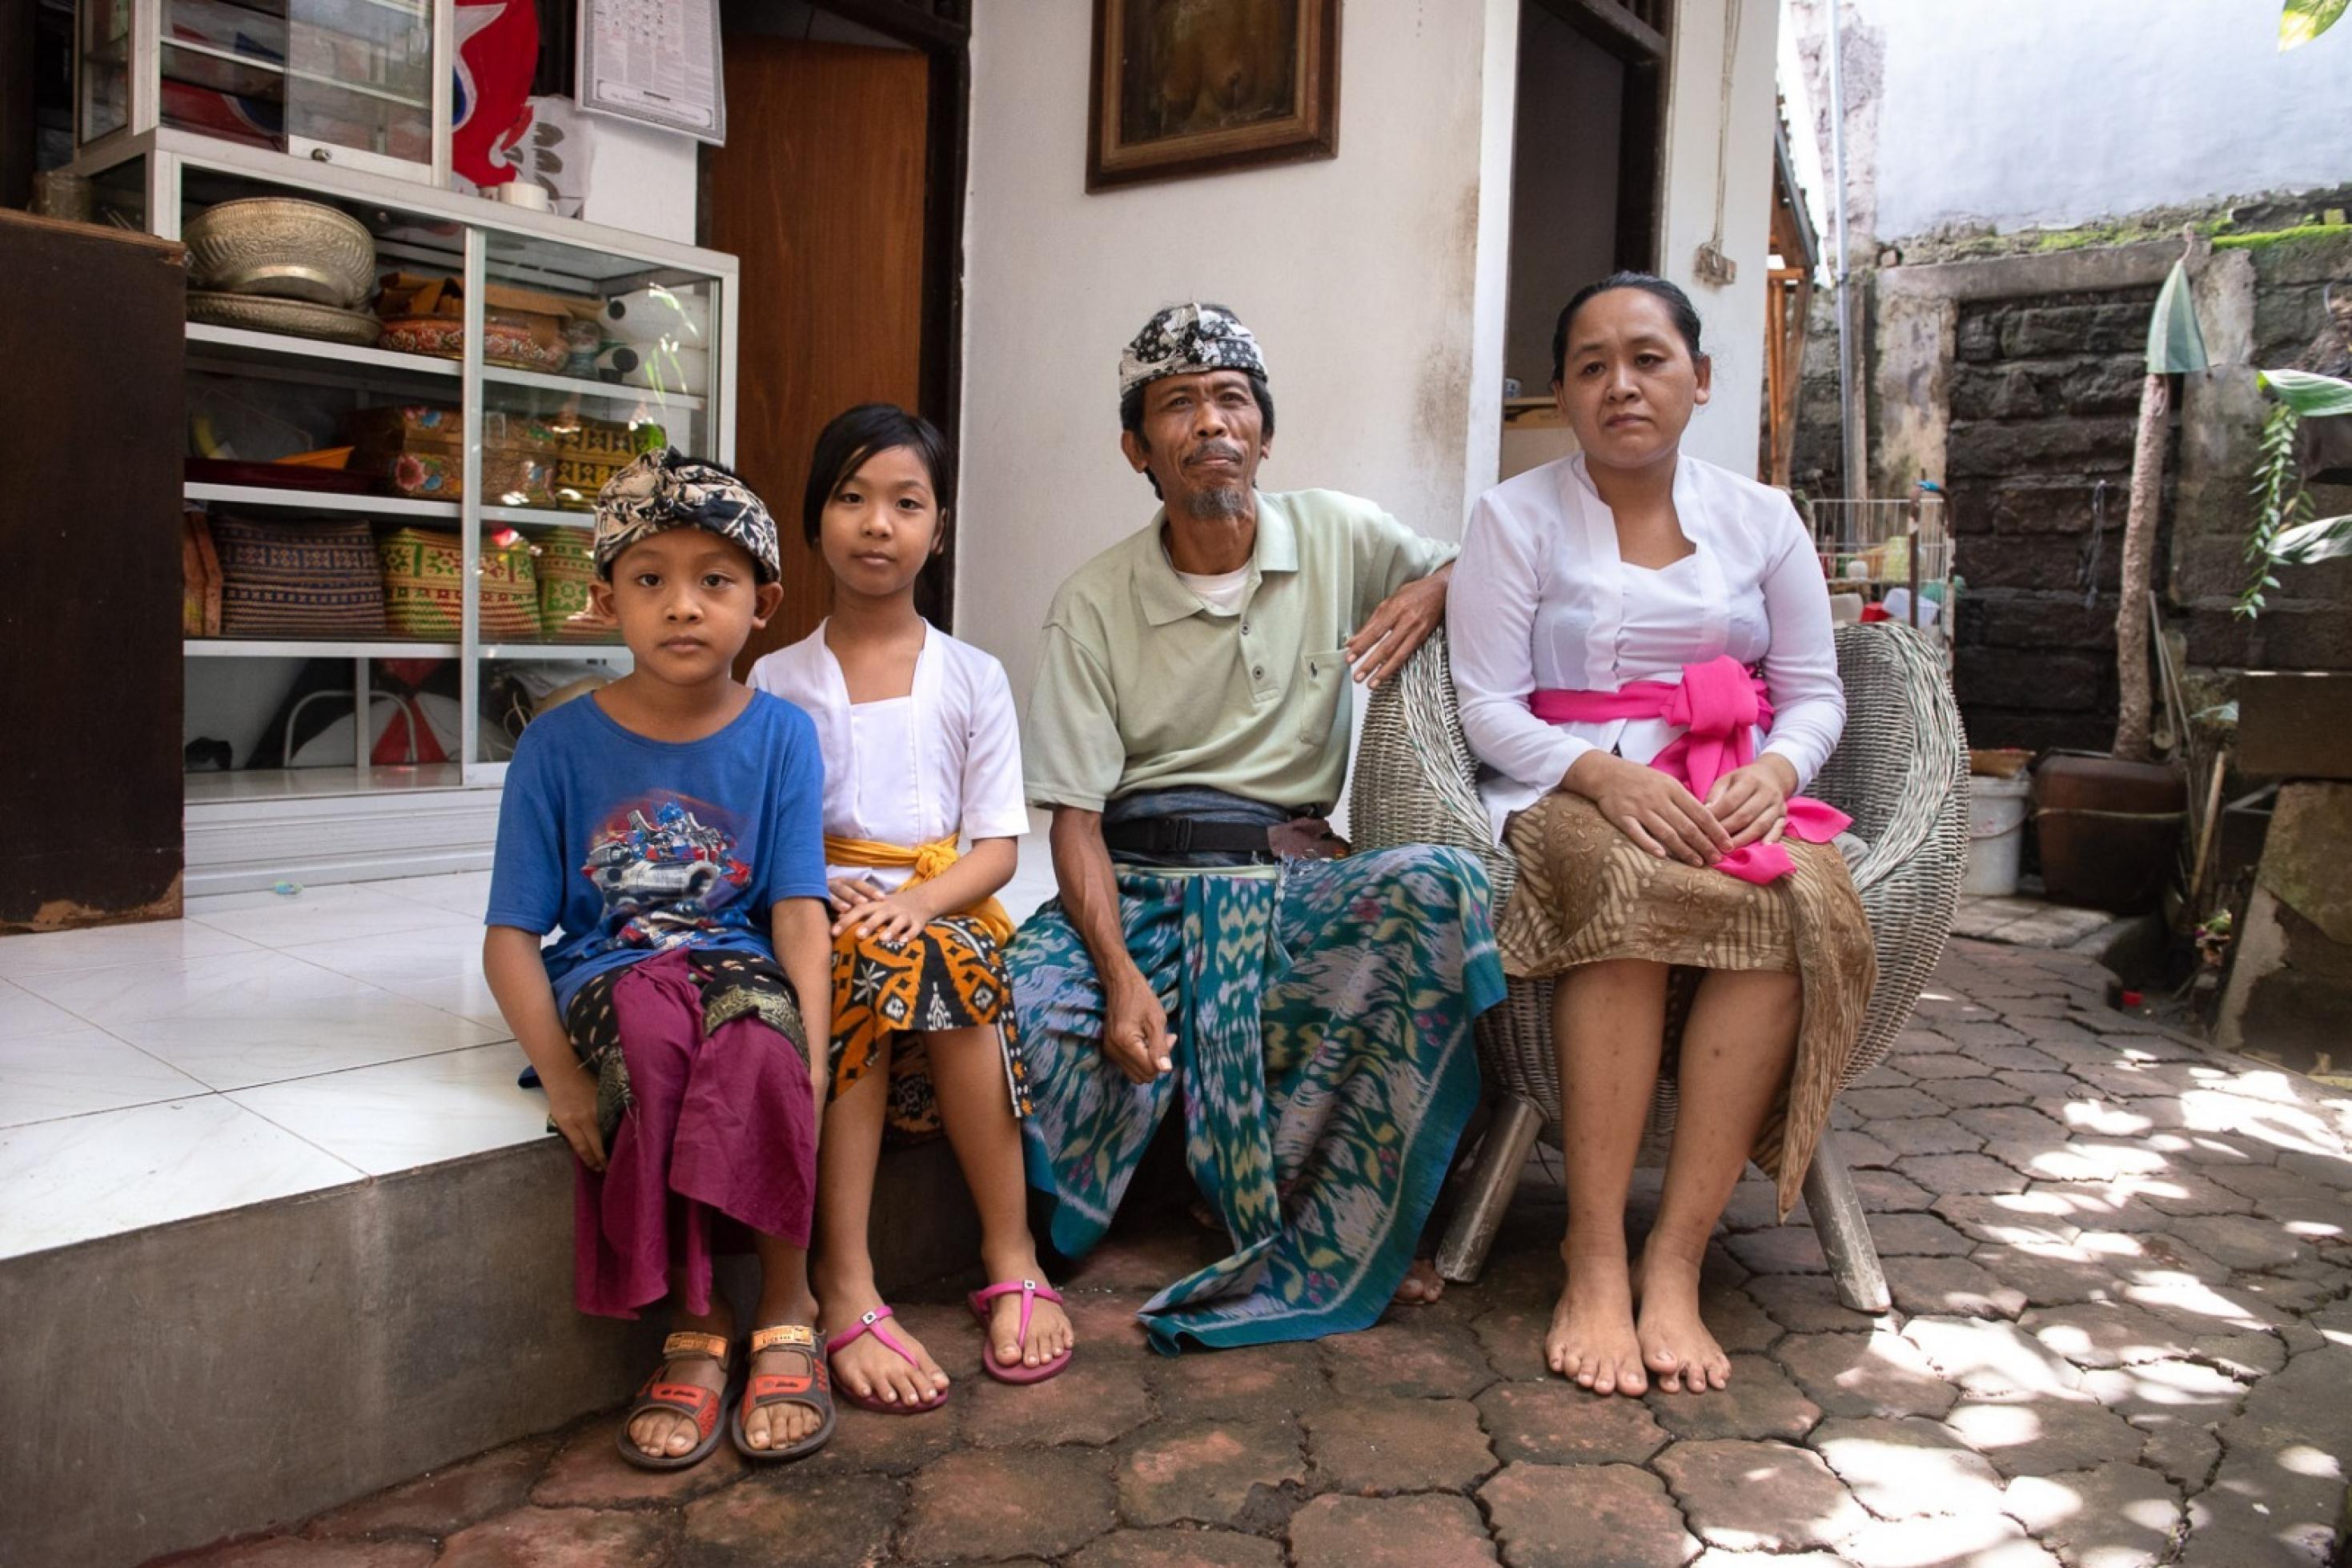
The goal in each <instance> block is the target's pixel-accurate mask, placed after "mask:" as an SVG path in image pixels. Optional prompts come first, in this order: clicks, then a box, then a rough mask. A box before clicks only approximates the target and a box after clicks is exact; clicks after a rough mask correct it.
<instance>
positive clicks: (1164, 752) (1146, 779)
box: [1024, 490, 1454, 813]
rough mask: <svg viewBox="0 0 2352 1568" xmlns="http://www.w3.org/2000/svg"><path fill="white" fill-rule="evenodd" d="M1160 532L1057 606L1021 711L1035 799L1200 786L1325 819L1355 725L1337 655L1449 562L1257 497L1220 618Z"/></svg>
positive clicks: (1374, 516) (1402, 536)
mask: <svg viewBox="0 0 2352 1568" xmlns="http://www.w3.org/2000/svg"><path fill="white" fill-rule="evenodd" d="M1167 516H1168V514H1167V513H1166V511H1165V510H1162V511H1161V512H1160V514H1159V515H1158V516H1156V517H1153V518H1152V519H1151V523H1150V527H1148V528H1144V529H1143V530H1142V531H1141V532H1139V533H1137V534H1133V535H1130V536H1129V538H1125V539H1123V540H1121V541H1120V542H1119V543H1118V544H1116V545H1113V546H1112V547H1111V548H1110V549H1107V550H1105V551H1104V552H1103V553H1102V554H1100V555H1098V556H1097V557H1095V559H1092V560H1090V561H1088V562H1087V564H1086V565H1084V566H1082V567H1080V568H1079V569H1078V570H1076V571H1075V572H1073V573H1072V574H1071V575H1070V578H1069V580H1067V581H1066V582H1065V583H1063V584H1062V587H1061V591H1059V592H1057V593H1056V594H1055V596H1054V605H1053V608H1052V609H1051V610H1050V611H1048V612H1046V616H1045V640H1044V643H1043V645H1042V646H1041V647H1040V648H1039V650H1038V655H1037V678H1036V684H1035V685H1034V687H1033V688H1032V690H1031V693H1030V697H1029V721H1028V726H1027V732H1026V736H1025V742H1024V753H1025V757H1026V763H1027V766H1026V771H1027V774H1028V785H1029V799H1030V801H1031V802H1032V803H1033V804H1034V805H1038V806H1074V807H1076V808H1078V809H1079V810H1088V811H1098V810H1102V807H1103V804H1104V802H1105V801H1107V800H1116V799H1118V797H1119V796H1122V795H1127V794H1131V793H1133V792H1134V791H1136V790H1138V789H1147V788H1150V789H1165V788H1169V787H1172V786H1175V785H1179V784H1199V785H1206V786H1209V787H1210V788H1213V789H1223V790H1224V791H1226V792H1227V793H1229V794H1234V795H1239V796H1242V797H1244V799H1247V800H1258V801H1262V802H1264V803H1265V804H1267V805H1271V806H1280V807H1286V808H1292V807H1303V808H1307V809H1308V810H1313V811H1315V812H1318V813H1320V812H1325V811H1328V810H1330V809H1331V805H1332V802H1333V801H1335V800H1338V799H1339V787H1340V785H1341V783H1342V782H1344V781H1345V779H1346V778H1347V772H1348V742H1349V733H1350V730H1351V728H1352V726H1353V721H1354V711H1355V696H1354V691H1355V683H1354V682H1353V681H1351V680H1350V679H1349V670H1348V656H1347V649H1346V646H1345V644H1346V643H1347V641H1348V639H1349V637H1350V636H1352V635H1353V634H1354V633H1355V631H1356V629H1357V628H1358V627H1360V626H1361V625H1362V624H1363V623H1364V622H1365V621H1366V620H1367V619H1369V618H1370V615H1371V613H1372V612H1373V611H1374V610H1375V609H1377V608H1378V607H1379V605H1380V603H1381V601H1382V600H1384V599H1386V598H1388V596H1389V595H1391V593H1394V592H1395V591H1397V590H1398V589H1400V588H1402V587H1403V586H1404V585H1405V584H1406V583H1408V582H1411V581H1412V580H1414V579H1416V578H1422V577H1426V576H1428V575H1429V574H1430V573H1431V572H1433V571H1434V570H1437V569H1438V568H1439V567H1441V566H1443V565H1444V564H1445V562H1447V561H1449V560H1451V559H1454V546H1453V545H1450V544H1444V543H1440V542H1439V541H1438V540H1435V539H1429V538H1423V537H1422V536H1421V535H1419V534H1416V533H1414V532H1413V531H1412V529H1410V528H1406V527H1405V526H1404V525H1403V524H1402V523H1400V522H1398V521H1397V520H1396V519H1395V518H1394V517H1390V516H1389V515H1388V514H1387V513H1386V512H1383V511H1381V509H1380V508H1379V507H1375V506H1373V505H1372V504H1371V503H1370V501H1364V500H1359V499H1358V498H1357V497H1353V496H1343V495H1341V494H1339V492H1337V491H1334V490H1294V491H1289V492H1286V493H1283V494H1279V495H1268V494H1266V493H1265V492H1264V491H1260V492H1258V496H1257V543H1256V546H1255V549H1253V551H1252V552H1251V557H1250V564H1249V575H1248V578H1247V579H1246V580H1245V586H1244V589H1243V591H1242V600H1241V605H1240V608H1239V609H1238V610H1236V611H1234V612H1233V613H1230V614H1226V613H1221V612H1218V611H1215V610H1212V609H1211V608H1210V607H1209V606H1208V605H1206V604H1204V603H1202V601H1201V599H1200V596H1199V595H1197V594H1195V593H1194V592H1193V591H1192V590H1191V589H1189V588H1187V587H1185V586H1184V584H1183V582H1182V580H1180V579H1179V578H1178V577H1177V575H1176V569H1175V568H1174V567H1172V566H1171V565H1170V564H1169V561H1168V553H1167V549H1166V548H1165V547H1164V546H1163V545H1162V544H1161V542H1160V528H1161V526H1162V524H1163V523H1165V521H1166V520H1167Z"/></svg>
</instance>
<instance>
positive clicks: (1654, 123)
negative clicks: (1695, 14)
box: [1521, 0, 1675, 272]
mask: <svg viewBox="0 0 2352 1568" xmlns="http://www.w3.org/2000/svg"><path fill="white" fill-rule="evenodd" d="M1521 4H1522V5H1523V6H1525V5H1539V6H1541V7H1542V8H1543V9H1544V11H1546V12H1547V13H1549V15H1551V16H1557V17H1558V18H1559V20H1561V21H1563V22H1565V23H1567V24H1568V25H1569V26H1571V27H1573V28H1575V29H1576V30H1577V31H1578V32H1579V33H1581V34H1583V35H1584V37H1587V38H1589V39H1591V41H1592V42H1593V43H1595V44H1597V45H1599V46H1600V47H1601V48H1604V49H1606V50H1608V51H1609V52H1610V53H1611V54H1612V55H1614V56H1616V57H1618V58H1619V59H1620V60H1622V61H1623V62H1624V64H1625V97H1624V108H1623V110H1622V130H1621V131H1620V133H1619V136H1618V141H1617V265H1618V266H1619V267H1624V268H1626V269H1628V270H1631V271H1634V272H1655V271H1657V270H1658V256H1659V247H1660V246H1662V245H1663V244H1664V237H1665V236H1664V217H1665V192H1666V160H1665V149H1666V103H1667V99H1668V97H1669V96H1670V95H1669V89H1668V81H1669V78H1670V75H1671V72H1672V68H1673V66H1674V41H1675V5H1674V0H1521Z"/></svg>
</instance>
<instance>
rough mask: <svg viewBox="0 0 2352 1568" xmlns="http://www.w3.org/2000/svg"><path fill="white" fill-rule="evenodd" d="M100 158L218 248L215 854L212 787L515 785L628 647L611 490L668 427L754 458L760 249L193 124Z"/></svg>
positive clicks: (207, 283)
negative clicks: (594, 598) (511, 199)
mask: <svg viewBox="0 0 2352 1568" xmlns="http://www.w3.org/2000/svg"><path fill="white" fill-rule="evenodd" d="M387 7H389V8H390V12H391V13H392V14H394V15H395V16H396V15H398V14H401V13H402V11H403V6H402V5H400V4H399V3H398V0H345V3H343V4H341V5H317V6H313V5H310V4H309V0H289V5H288V6H287V10H288V13H289V15H288V16H286V17H285V18H283V20H284V21H285V22H286V24H287V26H289V28H290V27H291V26H292V25H293V21H294V19H295V18H296V17H298V16H310V15H313V14H316V15H325V16H334V17H339V18H349V17H352V16H358V15H360V14H362V13H369V12H373V11H378V10H384V9H386V8H387ZM179 8H180V7H178V6H173V5H166V6H164V7H163V11H164V12H166V13H169V12H172V11H174V10H177V9H179ZM101 10H102V8H100V7H91V8H89V9H87V10H86V11H85V16H86V17H90V16H100V11H101ZM155 14H156V8H155V7H154V6H152V5H148V6H143V7H141V8H139V9H138V10H136V11H134V13H133V15H132V16H131V34H132V42H133V44H134V46H135V45H136V43H137V38H136V34H137V29H138V25H139V24H138V17H139V16H153V15H155ZM418 15H419V16H423V15H424V12H423V9H422V8H420V9H419V11H418ZM100 19H101V21H102V22H103V26H102V27H101V28H100V31H104V30H106V29H107V28H112V27H113V26H115V25H116V24H115V21H114V20H113V19H112V18H111V17H110V16H107V17H101V18H100ZM357 25H358V24H357V23H352V26H357ZM384 30H385V31H386V32H392V31H395V30H396V29H392V28H389V27H387V28H386V29H384ZM417 36H418V37H425V36H426V34H425V33H424V32H420V33H419V34H418V35H417ZM208 47H209V46H208ZM137 52H138V51H137V48H136V47H133V49H132V51H131V53H132V54H133V55H134V56H135V55H136V53H137ZM289 54H290V55H291V57H294V58H299V57H300V55H299V50H295V49H294V47H293V46H292V45H291V44H290V43H289ZM196 57H198V58H203V59H207V60H210V59H213V58H214V57H212V56H209V55H201V54H199V55H198V56H196ZM403 58H405V56H403ZM215 63H224V62H218V61H215ZM299 79H300V78H298V77H295V76H293V75H290V74H287V75H285V76H284V77H283V80H284V81H285V83H286V85H287V90H288V93H289V99H288V102H289V113H290V112H291V106H292V104H293V102H294V99H296V98H297V97H299V94H295V93H294V91H293V89H294V86H295V85H296V84H297V83H298V82H299ZM380 79H382V80H387V81H388V80H392V79H394V77H393V75H390V74H386V75H383V76H382V77H381V78H380ZM399 79H401V80H403V81H405V80H407V78H399ZM411 85H412V86H413V85H414V84H413V83H412V84H411ZM389 90H392V89H387V91H389ZM399 91H400V92H402V93H404V94H405V93H407V92H408V91H409V88H408V87H402V88H400V89H399ZM131 96H132V99H133V100H134V111H133V113H132V116H131V120H132V121H133V123H134V124H135V122H136V120H137V114H136V112H135V99H136V98H137V83H136V81H135V79H134V81H133V83H132V94H131ZM95 101H97V99H95V98H94V97H93V96H90V95H88V94H86V96H85V99H84V108H85V110H89V108H90V107H91V105H92V104H93V102H95ZM370 101H371V102H377V101H381V102H384V103H387V104H388V103H389V102H390V99H381V100H378V99H370ZM88 123H89V122H88V121H85V125H86V126H87V124H88ZM349 123H351V124H357V123H359V121H357V120H352V121H350V122H349ZM369 123H372V124H373V125H374V126H376V127H377V128H378V129H379V130H382V129H385V128H387V127H389V126H391V125H392V124H393V123H394V118H393V117H392V116H390V115H388V114H387V115H384V116H379V117H378V118H377V119H376V120H373V121H371V122H369ZM339 133H340V132H339ZM380 144H381V145H384V146H398V145H401V143H399V142H397V141H383V142H382V143H380ZM337 145H338V146H341V143H338V144H337ZM76 169H77V172H82V173H85V174H87V175H89V178H90V182H91V188H92V199H93V203H94V204H95V207H96V209H97V211H96V214H95V216H96V219H97V221H99V222H101V223H108V222H111V223H117V224H121V225H125V226H131V227H137V228H141V229H144V230H146V231H148V232H151V233H154V234H158V235H163V236H165V237H167V238H175V239H180V240H182V241H183V242H184V243H185V244H186V245H187V246H189V251H190V261H189V267H190V280H189V281H190V291H189V295H188V302H189V305H188V308H189V324H188V327H187V359H186V376H187V408H188V431H187V483H186V486H185V492H184V498H185V505H186V507H187V515H186V516H185V517H184V518H183V519H182V528H183V539H182V545H183V557H184V560H186V561H189V562H190V563H191V564H190V566H189V577H190V582H191V588H190V594H189V600H188V602H187V603H186V604H184V634H185V638H186V641H185V648H186V653H187V661H186V683H187V701H188V725H189V733H188V737H187V739H188V741H189V743H190V746H189V750H190V763H189V765H190V771H189V773H188V775H187V785H188V790H187V798H188V801H189V804H190V808H191V856H192V870H193V867H194V854H195V843H196V840H195V811H196V808H197V807H198V806H199V805H200V804H202V803H205V802H214V803H234V804H236V805H237V806H238V807H239V808H240V809H251V808H254V807H256V806H257V805H266V804H267V803H268V802H273V801H279V800H305V799H310V800H315V799H317V798H319V797H320V796H322V795H336V794H341V795H360V796H368V795H373V796H384V795H399V794H402V793H404V792H417V793H422V792H424V791H426V790H452V789H455V790H464V789H474V788H478V787H488V786H494V785H496V784H498V783H499V782H500V781H501V780H502V779H503V778H504V774H505V764H506V758H507V757H508V756H509V754H510V751H511V748H512V746H513V742H514V737H515V736H516V735H517V734H518V733H519V732H520V727H521V726H522V725H523V724H524V723H527V722H528V721H529V718H530V715H531V714H532V713H533V712H534V711H541V710H543V706H544V705H545V704H547V703H548V702H550V701H553V700H560V699H561V697H562V695H566V688H571V689H573V690H577V689H579V688H580V687H581V686H582V684H583V683H582V677H583V676H593V675H594V674H599V673H603V674H612V673H614V672H616V671H618V670H620V669H624V668H625V667H626V663H627V653H626V650H625V649H623V648H621V647H619V646H617V637H616V635H615V633H614V632H613V631H612V630H611V629H610V628H608V627H604V626H601V625H598V624H596V623H595V622H593V620H592V619H589V618H586V617H583V616H582V615H581V614H580V613H579V608H580V606H581V605H582V604H583V603H584V601H585V599H586V584H587V580H588V568H587V545H588V540H589V538H590V531H589V530H590V528H591V526H592V519H591V515H590V510H589V507H590V505H591V503H592V502H593V497H594V495H595V492H596V489H597V487H598V486H600V485H601V484H602V483H603V482H604V477H605V476H608V475H609V474H610V473H611V472H612V471H613V470H614V468H616V467H618V466H619V465H622V464H625V463H626V462H627V461H629V459H630V458H631V457H632V456H633V455H635V453H636V452H638V451H640V450H642V449H644V448H646V447H647V446H649V445H652V444H658V443H667V444H670V445H674V446H676V447H677V448H679V449H680V450H684V451H689V452H695V453H698V454H702V455H709V456H712V457H714V458H716V459H717V460H719V461H720V462H729V461H731V459H732V456H733V446H734V416H733V397H734V386H733V382H734V347H735V314H736V288H737V276H738V274H737V266H736V262H735V259H734V258H733V257H732V256H724V255H720V254H719V253H716V252H711V251H706V250H700V249H697V248H695V247H692V246H681V245H676V244H671V243H667V242H665V241H661V240H657V239H654V238H650V237H647V236H644V235H631V234H625V233H623V232H621V231H618V230H614V229H609V228H603V227H598V226H596V225H589V224H585V223H583V222H580V221H578V220H573V219H564V218H558V217H555V216H552V215H551V214H541V213H534V212H530V211H525V210H523V209H521V208H519V207H515V206H509V205H507V204H502V203H498V202H493V201H489V200H486V199H484V198H481V197H477V196H472V195H461V194H457V193H450V192H446V191H441V190H437V189H434V188H432V187H430V186H427V185H424V184H419V183H410V182H408V181H406V180H404V179H401V178H395V177H391V176H387V175H384V174H382V173H378V172H370V171H369V170H367V169H363V168H359V167H355V166H353V165H352V163H351V162H346V161H344V160H342V159H341V156H340V154H339V155H338V156H337V157H336V158H335V159H333V160H331V161H327V162H316V161H312V160H309V159H298V158H295V157H292V156H289V153H288V152H282V151H278V150H276V149H274V148H263V147H259V146H253V145H247V144H241V143H238V142H235V141H224V140H221V139H218V138H215V137H211V136H201V135H197V134H194V133H192V132H190V131H185V130H181V129H176V128H174V127H173V125H172V124H170V123H164V124H161V125H157V126H154V127H152V128H150V129H146V130H138V129H123V130H121V131H118V132H117V133H114V134H112V135H110V137H109V138H108V139H106V140H104V141H101V142H100V143H99V144H98V147H97V150H95V151H93V152H91V153H89V154H88V155H86V156H85V157H84V158H83V159H82V160H81V161H80V162H79V163H78V164H77V165H76ZM240 572H241V573H242V576H241V577H240V576H238V575H237V573H240ZM206 573H209V574H210V575H209V577H207V576H206ZM206 584H208V587H207V586H205V585H206ZM263 720H266V721H267V722H266V724H264V725H263V727H261V728H260V729H258V730H257V729H256V727H255V726H256V725H257V723H261V722H262V721H263ZM200 746H201V747H205V748H207V750H208V751H209V752H210V753H211V754H210V755H208V756H205V757H203V758H199V757H198V755H197V751H198V747H200ZM223 752H226V767H225V768H224V767H221V766H220V764H221V762H222V761H223V757H222V755H221V753H223ZM494 803H495V802H494V800H492V802H491V804H492V805H493V806H494ZM379 804H381V802H379ZM382 814H383V813H381V812H379V815H382ZM193 885H194V884H193V883H192V886H193Z"/></svg>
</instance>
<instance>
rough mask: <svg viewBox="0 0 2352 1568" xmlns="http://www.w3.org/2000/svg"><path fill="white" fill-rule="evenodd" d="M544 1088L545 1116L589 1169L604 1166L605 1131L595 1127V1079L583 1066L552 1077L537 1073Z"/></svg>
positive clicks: (597, 1169)
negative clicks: (545, 1092)
mask: <svg viewBox="0 0 2352 1568" xmlns="http://www.w3.org/2000/svg"><path fill="white" fill-rule="evenodd" d="M540 1081H541V1082H540V1086H541V1088H543V1089H545V1090H546V1091H547V1118H548V1120H549V1121H551V1122H553V1123H554V1124H555V1130H556V1131H557V1132H559V1133H561V1134H563V1141H564V1142H565V1143H567V1144H570V1145H572V1153H573V1154H575V1155H579V1156H580V1163H581V1164H582V1165H583V1166H587V1167H588V1168H589V1169H590V1170H592V1171H601V1170H603V1169H604V1134H602V1133H600V1132H598V1131H597V1130H596V1081H595V1080H594V1079H593V1078H591V1077H589V1076H588V1072H587V1070H586V1069H585V1068H581V1067H576V1066H575V1067H574V1068H573V1069H572V1071H569V1072H559V1073H556V1074H555V1075H554V1076H553V1077H550V1076H548V1075H547V1074H546V1073H541V1074H540Z"/></svg>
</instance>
